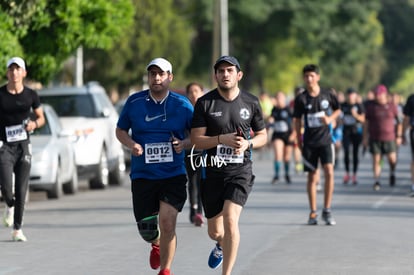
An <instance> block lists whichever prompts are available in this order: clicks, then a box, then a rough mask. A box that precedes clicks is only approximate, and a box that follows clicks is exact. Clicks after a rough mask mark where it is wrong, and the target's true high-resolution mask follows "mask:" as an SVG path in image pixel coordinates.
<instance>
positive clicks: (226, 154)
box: [216, 144, 244, 163]
mask: <svg viewBox="0 0 414 275" xmlns="http://www.w3.org/2000/svg"><path fill="white" fill-rule="evenodd" d="M216 154H217V156H218V157H220V158H221V159H222V160H223V161H225V162H226V163H243V157H244V154H243V153H240V154H235V153H234V148H233V147H230V146H227V145H224V144H219V145H217V153H216Z"/></svg>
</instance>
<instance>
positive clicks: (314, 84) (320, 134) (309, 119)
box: [293, 64, 341, 225]
mask: <svg viewBox="0 0 414 275" xmlns="http://www.w3.org/2000/svg"><path fill="white" fill-rule="evenodd" d="M303 79H304V81H305V84H306V90H305V91H304V92H303V93H301V94H299V95H298V96H296V98H295V107H294V113H293V117H294V118H295V128H296V132H297V133H300V129H301V127H302V117H303V118H304V119H303V121H304V124H305V132H304V134H303V142H302V139H301V138H300V136H299V135H298V138H297V143H298V145H299V148H301V150H302V156H303V164H304V170H305V172H308V184H307V191H308V197H309V206H310V210H311V212H310V215H309V220H308V224H309V225H316V224H317V223H318V220H317V214H316V211H317V204H316V188H317V182H318V180H319V173H318V162H319V160H320V161H321V164H322V167H323V170H324V174H325V190H324V191H325V196H324V198H325V201H324V209H323V211H322V218H323V220H324V221H325V223H326V224H327V225H335V224H336V222H335V220H334V219H333V218H332V215H331V211H330V208H331V201H332V195H333V189H334V174H333V173H334V172H333V163H334V160H335V157H334V153H335V149H334V145H333V143H332V136H331V127H332V126H331V123H332V122H333V121H335V120H336V119H337V118H338V116H339V115H340V113H341V110H340V109H339V103H338V99H337V97H336V95H335V94H334V93H333V91H332V90H323V89H321V87H320V86H319V80H320V74H319V67H318V66H316V65H313V64H309V65H306V66H305V67H304V68H303Z"/></svg>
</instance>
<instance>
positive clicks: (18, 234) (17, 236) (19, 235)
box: [12, 229, 27, 242]
mask: <svg viewBox="0 0 414 275" xmlns="http://www.w3.org/2000/svg"><path fill="white" fill-rule="evenodd" d="M12 239H13V241H15V242H26V241H27V238H26V236H25V235H23V231H22V230H21V229H19V230H13V232H12Z"/></svg>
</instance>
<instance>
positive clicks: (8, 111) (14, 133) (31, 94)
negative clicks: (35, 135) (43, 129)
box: [0, 85, 40, 142]
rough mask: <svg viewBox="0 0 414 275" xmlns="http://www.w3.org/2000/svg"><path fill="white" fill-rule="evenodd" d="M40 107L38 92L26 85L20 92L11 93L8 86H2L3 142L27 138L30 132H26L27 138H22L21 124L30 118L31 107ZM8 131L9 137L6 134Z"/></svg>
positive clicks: (0, 137) (0, 125)
mask: <svg viewBox="0 0 414 275" xmlns="http://www.w3.org/2000/svg"><path fill="white" fill-rule="evenodd" d="M39 107H40V99H39V96H38V94H37V93H36V92H35V91H34V90H32V89H30V88H28V87H24V89H23V91H22V92H21V93H19V94H11V93H9V92H8V91H7V86H6V85H4V86H2V87H0V140H2V141H3V142H18V141H24V140H27V139H28V137H29V134H28V133H26V136H27V139H24V140H22V138H23V137H24V134H23V135H21V134H22V133H21V132H20V133H19V131H21V129H22V128H21V127H20V126H21V125H22V124H23V120H25V119H28V118H29V116H30V110H31V109H37V108H39ZM6 131H8V137H9V138H7V135H6Z"/></svg>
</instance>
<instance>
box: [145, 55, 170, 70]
mask: <svg viewBox="0 0 414 275" xmlns="http://www.w3.org/2000/svg"><path fill="white" fill-rule="evenodd" d="M151 66H157V67H158V68H160V69H161V70H162V71H163V72H170V73H172V65H171V63H170V62H169V61H168V60H167V59H164V58H161V57H159V58H155V59H153V60H151V62H150V63H149V64H148V66H147V71H148V69H149V68H150V67H151Z"/></svg>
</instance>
